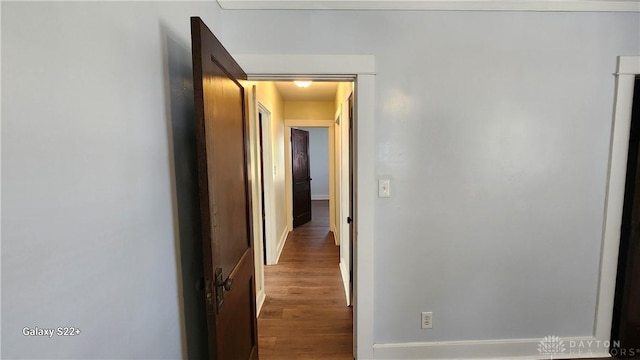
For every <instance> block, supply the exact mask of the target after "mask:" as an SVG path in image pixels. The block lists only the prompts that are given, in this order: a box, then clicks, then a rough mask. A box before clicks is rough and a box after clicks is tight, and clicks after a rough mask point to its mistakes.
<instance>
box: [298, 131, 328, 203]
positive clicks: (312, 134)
mask: <svg viewBox="0 0 640 360" xmlns="http://www.w3.org/2000/svg"><path fill="white" fill-rule="evenodd" d="M300 129H302V130H306V131H308V132H309V161H310V163H311V178H312V179H313V180H312V181H311V198H312V199H314V198H317V199H319V198H320V197H321V198H322V199H325V200H326V199H329V131H328V129H327V128H312V127H303V128H300ZM319 200H321V199H319Z"/></svg>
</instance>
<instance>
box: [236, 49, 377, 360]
mask: <svg viewBox="0 0 640 360" xmlns="http://www.w3.org/2000/svg"><path fill="white" fill-rule="evenodd" d="M234 58H235V59H236V60H237V61H238V63H239V64H240V65H241V66H242V67H243V69H244V70H245V72H246V73H247V74H248V76H249V78H250V79H254V78H257V77H258V75H271V77H272V78H278V77H279V76H282V75H285V74H296V73H298V74H315V75H322V74H325V75H331V74H334V75H355V76H356V91H355V93H356V99H355V112H356V119H357V121H356V122H355V124H354V138H355V139H354V142H355V151H356V154H355V164H354V169H355V174H354V176H355V183H356V187H355V193H354V199H355V204H354V205H355V216H354V219H355V224H356V239H354V249H355V254H354V265H355V266H354V272H355V273H354V289H355V294H354V302H355V303H354V333H355V341H354V347H355V353H354V354H355V356H356V358H357V359H359V360H365V359H373V321H374V320H373V297H374V292H373V280H374V278H373V261H374V256H373V255H374V246H373V245H374V241H373V239H374V208H375V206H374V205H375V199H376V198H375V196H376V190H377V185H376V180H375V179H376V176H375V175H376V174H375V157H374V156H372V155H371V154H375V75H374V73H375V57H374V56H372V55H325V56H321V55H258V54H256V55H237V56H234ZM275 59H278V60H279V61H280V62H279V63H278V62H276V61H274V60H275ZM314 78H316V76H314Z"/></svg>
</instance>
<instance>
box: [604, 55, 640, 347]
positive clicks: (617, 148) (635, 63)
mask: <svg viewBox="0 0 640 360" xmlns="http://www.w3.org/2000/svg"><path fill="white" fill-rule="evenodd" d="M614 75H615V76H616V94H615V100H614V102H615V104H614V113H613V124H612V129H611V144H610V152H609V172H608V183H607V192H606V197H605V211H604V227H603V234H602V237H603V240H602V253H601V259H600V279H599V284H598V285H599V286H598V302H597V305H596V321H595V324H594V337H595V338H596V340H600V341H603V342H605V341H606V342H607V343H608V341H609V340H610V339H611V326H612V320H613V304H614V297H615V287H616V276H617V272H618V252H619V250H620V235H621V233H620V224H621V220H622V208H623V205H624V190H625V181H626V175H627V156H628V153H629V133H630V131H631V109H632V106H633V91H634V83H635V78H636V76H638V75H640V56H619V57H618V66H617V72H616V73H615V74H614ZM608 350H609V349H607V351H608Z"/></svg>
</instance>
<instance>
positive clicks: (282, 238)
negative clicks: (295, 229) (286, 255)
mask: <svg viewBox="0 0 640 360" xmlns="http://www.w3.org/2000/svg"><path fill="white" fill-rule="evenodd" d="M288 235H289V229H287V228H286V227H285V228H284V231H283V232H282V235H280V241H278V246H277V250H276V259H275V260H276V261H275V262H274V265H275V264H277V263H278V261H280V255H282V250H283V249H284V244H286V243H287V238H288V237H289V236H288Z"/></svg>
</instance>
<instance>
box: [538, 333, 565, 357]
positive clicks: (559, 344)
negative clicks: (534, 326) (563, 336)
mask: <svg viewBox="0 0 640 360" xmlns="http://www.w3.org/2000/svg"><path fill="white" fill-rule="evenodd" d="M565 351H566V348H565V346H564V341H562V340H560V338H559V337H557V336H545V337H544V338H543V339H542V340H540V342H539V343H538V353H539V354H540V355H552V358H553V355H560V354H564V352H565Z"/></svg>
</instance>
